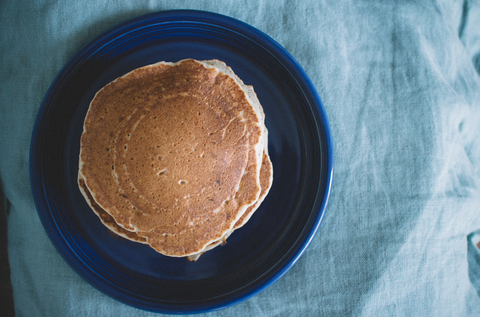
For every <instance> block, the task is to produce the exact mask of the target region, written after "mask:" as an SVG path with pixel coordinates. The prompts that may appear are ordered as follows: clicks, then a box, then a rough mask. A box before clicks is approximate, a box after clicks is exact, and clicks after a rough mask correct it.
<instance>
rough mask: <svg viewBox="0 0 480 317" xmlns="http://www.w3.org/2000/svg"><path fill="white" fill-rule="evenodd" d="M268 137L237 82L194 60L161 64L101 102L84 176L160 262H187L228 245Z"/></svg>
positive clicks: (112, 87) (115, 86) (87, 129)
mask: <svg viewBox="0 0 480 317" xmlns="http://www.w3.org/2000/svg"><path fill="white" fill-rule="evenodd" d="M261 134H262V132H261V124H260V122H259V119H258V117H257V115H256V113H255V111H254V110H253V109H252V107H251V105H250V104H249V103H248V100H247V99H246V98H245V93H244V91H243V90H242V89H241V87H239V86H238V84H236V83H235V81H234V80H233V79H232V78H230V77H229V76H227V75H224V74H221V73H217V71H216V70H215V69H207V68H205V67H204V66H203V65H201V64H199V63H197V62H195V61H193V60H187V61H183V62H181V63H179V64H178V65H175V66H171V65H165V64H161V63H160V64H156V65H153V66H149V67H144V68H140V69H137V70H135V71H133V72H131V73H129V74H127V75H126V76H124V77H121V78H119V79H117V80H116V81H114V82H112V83H111V84H109V85H107V86H106V87H104V88H103V89H102V90H101V91H100V92H99V93H97V95H96V97H95V99H94V100H93V101H92V103H91V105H90V108H89V112H88V114H87V117H86V119H85V124H84V134H83V135H82V139H81V142H82V143H81V162H82V165H81V170H80V173H81V175H82V177H83V179H84V180H85V183H86V187H87V188H88V189H89V192H90V193H91V196H92V197H93V199H94V200H95V202H96V204H98V205H99V206H100V207H101V208H102V209H103V210H105V211H106V212H107V213H108V214H109V215H111V216H112V218H113V219H114V221H115V222H116V223H117V224H118V225H119V226H120V227H122V228H125V229H127V230H130V231H135V230H136V231H137V233H138V235H139V236H144V237H147V238H148V240H149V243H150V244H151V246H152V247H154V248H155V249H156V250H157V251H159V252H161V253H164V254H169V255H174V256H183V255H186V254H189V253H191V252H195V250H198V249H199V248H200V249H201V248H202V245H203V246H204V245H205V244H208V242H209V241H210V240H212V239H217V238H220V237H221V236H222V235H223V233H224V231H226V230H228V229H229V228H231V227H232V225H233V224H234V223H235V222H236V220H238V213H239V210H240V209H241V208H240V207H241V206H243V205H245V204H252V203H254V202H255V201H256V199H257V198H258V195H259V191H260V187H259V182H258V172H257V174H255V172H254V171H253V170H257V171H258V170H259V167H257V165H258V160H255V154H256V152H255V150H254V149H255V146H256V145H257V144H259V140H260V138H261ZM249 168H250V169H252V171H251V173H250V172H249V170H248V169H249ZM245 169H247V173H246V174H245V175H244V171H245ZM242 179H243V181H242ZM242 182H243V183H244V185H242V186H241V183H242ZM245 186H247V187H248V188H250V189H252V190H251V191H247V190H243V189H242V188H244V187H245ZM247 187H246V188H247Z"/></svg>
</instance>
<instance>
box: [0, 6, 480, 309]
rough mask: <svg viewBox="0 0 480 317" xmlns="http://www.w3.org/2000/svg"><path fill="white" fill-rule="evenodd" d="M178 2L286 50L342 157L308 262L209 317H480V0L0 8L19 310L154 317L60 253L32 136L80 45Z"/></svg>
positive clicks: (6, 178)
mask: <svg viewBox="0 0 480 317" xmlns="http://www.w3.org/2000/svg"><path fill="white" fill-rule="evenodd" d="M178 8H188V9H202V10H208V11H213V12H218V13H221V14H225V15H229V16H232V17H234V18H237V19H239V20H242V21H244V22H246V23H249V24H251V25H253V26H254V27H256V28H258V29H260V30H261V31H263V32H265V33H266V34H268V35H269V36H271V37H272V38H274V39H275V40H276V41H277V42H279V43H280V44H281V45H282V46H283V47H285V49H286V50H288V51H289V52H290V53H291V54H292V55H293V57H294V58H295V59H296V60H297V61H298V62H299V63H300V65H301V66H302V67H303V68H304V69H305V71H306V72H307V74H308V75H309V77H310V78H311V80H312V81H313V83H314V85H315V86H316V88H317V90H318V92H319V94H320V96H321V98H322V100H323V102H324V105H325V109H326V112H327V115H328V118H329V120H330V124H331V130H332V136H333V141H334V151H335V177H334V184H333V191H332V195H331V199H330V204H329V206H328V210H327V213H326V215H325V218H324V221H323V223H322V225H321V227H320V230H319V231H318V233H317V235H316V237H315V238H314V240H313V241H312V243H311V245H310V247H309V248H308V249H307V251H306V252H305V254H304V255H303V256H302V257H301V259H300V260H299V261H298V262H297V263H296V265H295V266H294V267H293V268H292V269H291V270H290V271H289V272H288V273H287V274H286V275H285V276H284V277H282V278H281V279H280V280H279V281H278V282H276V283H275V284H273V285H272V286H271V287H269V288H268V289H267V290H265V291H263V292H262V293H260V294H259V295H257V296H255V297H253V298H251V299H249V300H248V301H246V302H243V303H240V304H238V305H236V306H233V307H230V308H227V309H224V310H220V311H218V312H214V313H209V314H208V316H237V315H238V316H479V315H480V300H479V297H478V295H477V291H476V290H475V287H474V284H475V283H473V284H472V281H475V280H476V279H475V274H477V275H478V274H479V273H478V272H479V271H480V264H479V263H477V262H476V261H475V256H474V255H471V257H470V259H471V261H470V267H469V262H468V261H467V258H468V257H467V251H468V250H469V247H468V243H467V242H468V241H467V236H468V235H469V234H470V233H472V232H474V231H476V230H478V229H480V77H479V73H480V3H479V2H478V1H464V2H462V1H438V2H435V1H415V2H409V1H378V2H371V1H346V0H345V1H344V0H340V1H317V0H311V1H308V0H306V1H289V0H284V1H278V0H263V1H257V0H243V1H226V0H222V1H144V0H136V1H107V0H96V1H83V0H75V1H69V0H65V1H51V0H50V1H47V0H43V1H42V0H35V1H25V0H20V1H19V0H3V1H2V2H1V3H0V26H1V30H2V32H0V72H1V76H0V101H1V103H0V135H1V138H0V176H1V182H2V184H3V188H4V194H5V197H6V198H7V200H8V202H9V206H10V207H9V210H8V239H9V245H8V249H9V256H10V265H11V278H12V285H13V289H14V300H15V305H16V312H17V315H18V316H126V315H131V316H150V315H151V314H150V313H147V312H144V311H141V310H137V309H134V308H131V307H128V306H125V305H123V304H121V303H119V302H117V301H115V300H113V299H111V298H109V297H107V296H106V295H104V294H102V293H100V292H99V291H97V290H96V289H94V288H93V287H91V286H90V285H89V284H87V283H86V282H85V281H83V280H82V279H81V278H80V277H79V276H78V275H77V274H76V273H74V272H73V271H72V270H71V269H70V267H69V266H68V265H67V264H66V263H65V262H64V261H63V259H62V258H61V256H60V255H59V254H58V253H57V251H56V250H55V248H54V247H53V245H52V243H51V242H50V241H49V239H48V237H47V235H46V233H45V231H44V230H43V227H42V225H41V223H40V221H39V218H38V216H37V213H36V210H35V207H34V203H33V200H32V195H31V190H30V185H29V175H28V154H29V142H30V136H31V132H32V128H33V122H34V120H35V116H36V113H37V111H38V108H39V106H40V103H41V101H42V98H43V96H44V95H45V93H46V91H47V89H48V87H49V85H50V84H51V82H52V81H53V79H54V77H55V75H56V74H57V73H58V72H59V71H60V69H61V67H62V66H63V65H64V64H65V63H66V62H67V61H68V59H69V58H70V57H71V56H72V55H73V54H74V53H75V52H76V51H77V50H78V49H80V48H81V47H82V46H83V45H85V44H86V43H87V42H88V41H89V40H91V39H92V38H94V37H95V36H97V35H99V34H101V33H102V32H104V31H106V30H107V29H109V28H110V27H112V26H114V25H116V24H117V23H119V22H122V21H124V20H126V19H129V18H133V17H136V16H138V15H141V14H145V13H149V12H155V11H161V10H167V9H178ZM470 250H471V251H472V250H473V251H474V250H475V249H474V248H472V244H470ZM473 251H472V252H473ZM469 270H470V275H471V279H470V278H469ZM476 284H478V283H476Z"/></svg>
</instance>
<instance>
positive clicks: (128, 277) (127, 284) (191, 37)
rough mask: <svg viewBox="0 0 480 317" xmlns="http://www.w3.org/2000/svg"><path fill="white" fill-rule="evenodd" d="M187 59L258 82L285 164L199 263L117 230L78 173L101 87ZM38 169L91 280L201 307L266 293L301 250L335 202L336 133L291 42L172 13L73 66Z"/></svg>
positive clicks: (115, 32)
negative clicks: (260, 199) (87, 120)
mask: <svg viewBox="0 0 480 317" xmlns="http://www.w3.org/2000/svg"><path fill="white" fill-rule="evenodd" d="M184 58H195V59H200V60H201V59H219V60H222V61H224V62H226V64H227V65H229V66H230V67H232V69H233V70H234V72H235V73H236V74H237V75H238V76H239V77H240V78H242V79H243V81H244V82H245V83H246V84H249V85H253V86H254V88H255V91H256V93H257V95H258V98H259V100H260V102H261V104H262V105H263V108H264V111H265V115H266V126H267V128H268V130H269V151H270V155H271V159H272V163H273V167H274V182H273V186H272V189H271V191H270V194H269V195H268V196H267V198H266V199H265V201H264V203H263V204H262V205H261V207H260V208H259V209H258V210H257V212H256V213H255V214H254V215H253V217H252V218H251V220H250V221H249V222H248V223H247V225H245V226H244V227H243V228H241V229H239V230H237V231H235V233H234V234H233V235H232V236H231V237H230V238H229V239H228V243H227V244H226V245H225V246H223V247H218V248H216V249H215V250H213V251H210V252H207V253H206V254H204V255H202V257H201V258H200V259H199V260H198V261H197V262H195V263H194V262H189V261H187V260H186V259H179V258H169V257H165V256H162V255H161V254H159V253H156V252H155V251H154V250H153V249H151V248H150V247H148V246H145V245H141V244H138V243H134V242H130V241H127V240H125V239H122V238H119V237H116V236H114V235H112V234H110V233H109V231H108V230H107V229H106V228H105V227H104V226H103V225H102V224H101V223H100V221H99V219H98V218H97V216H96V215H95V214H94V213H93V212H92V211H91V210H90V209H89V207H88V205H87V204H86V202H85V201H84V198H83V196H82V195H81V193H80V192H79V190H78V187H77V182H76V179H77V168H78V155H79V142H80V135H81V133H82V129H83V119H84V117H85V114H86V112H87V109H88V105H89V103H90V101H91V99H92V98H93V96H94V94H95V92H96V91H98V90H99V89H100V88H101V87H103V86H104V85H106V84H107V83H108V82H110V81H112V80H114V79H115V78H117V77H119V76H121V75H123V74H125V73H127V72H129V71H131V70H133V69H134V68H137V67H140V66H144V65H147V64H151V63H155V62H158V61H172V62H174V61H178V60H181V59H184ZM30 175H31V185H32V191H33V195H34V199H35V203H36V206H37V210H38V214H39V216H40V219H41V221H42V223H43V226H44V227H45V230H46V232H47V233H48V235H49V237H50V239H51V240H52V242H53V244H54V245H55V247H56V248H57V250H58V252H59V253H60V254H61V255H62V256H63V258H64V259H65V261H66V262H67V263H68V264H69V265H70V266H71V267H72V268H73V269H74V270H75V271H76V272H77V273H78V274H79V275H80V276H82V277H83V278H84V279H85V280H86V281H88V282H89V283H90V284H92V285H93V286H94V287H96V288H97V289H99V290H100V291H102V292H104V293H105V294H107V295H109V296H111V297H113V298H115V299H117V300H119V301H121V302H123V303H125V304H128V305H131V306H134V307H137V308H141V309H144V310H149V311H155V312H162V313H172V314H181V313H199V312H207V311H212V310H216V309H220V308H224V307H227V306H231V305H234V304H236V303H239V302H241V301H244V300H246V299H248V298H250V297H252V296H254V295H255V294H258V293H259V292H260V291H262V290H264V289H265V288H267V287H268V286H270V285H271V284H272V283H274V282H275V281H277V280H278V279H279V278H280V277H281V276H282V275H284V274H285V273H286V272H287V271H288V270H289V269H290V268H291V267H292V266H293V265H294V263H295V262H296V261H297V260H298V259H299V257H300V256H301V255H302V253H303V252H304V251H305V249H306V248H307V246H308V244H309V243H310V241H311V240H312V239H313V237H314V235H315V233H316V231H317V229H318V227H319V225H320V222H321V220H322V218H323V215H324V212H325V209H326V206H327V202H328V197H329V194H330V188H331V184H332V176H333V152H332V140H331V135H330V130H329V126H328V120H327V117H326V115H325V111H324V109H323V105H322V102H321V100H320V98H319V96H318V94H317V92H316V91H315V88H314V86H313V85H312V83H311V82H310V80H309V79H308V77H307V75H306V74H305V72H304V71H303V70H302V68H301V67H300V66H299V65H298V63H297V62H296V61H295V60H294V59H293V58H292V56H290V55H289V54H288V53H287V52H286V51H285V49H283V48H282V47H281V46H280V45H279V44H277V43H276V42H275V41H273V40H272V39H271V38H269V37H268V36H266V35H265V34H263V33H262V32H260V31H259V30H257V29H255V28H253V27H251V26H249V25H247V24H245V23H242V22H240V21H237V20H234V19H232V18H229V17H226V16H222V15H218V14H214V13H209V12H202V11H167V12H160V13H154V14H149V15H145V16H141V17H139V18H136V19H133V20H130V21H127V22H125V23H123V24H120V25H118V26H116V27H114V28H113V29H111V30H109V31H108V32H106V33H104V34H102V35H100V36H99V37H98V38H96V39H94V40H93V41H91V42H90V43H88V44H87V45H86V46H85V47H84V48H82V49H81V50H80V51H79V52H78V53H77V54H76V55H75V56H74V57H73V58H72V59H71V60H70V61H69V62H68V63H67V64H66V65H65V66H64V68H63V69H62V70H61V72H60V73H59V74H58V76H57V77H56V79H55V80H54V82H53V84H52V85H51V87H50V89H49V91H48V92H47V94H46V96H45V99H44V101H43V103H42V105H41V107H40V110H39V112H38V116H37V119H36V122H35V127H34V131H33V136H32V141H31V149H30Z"/></svg>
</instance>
